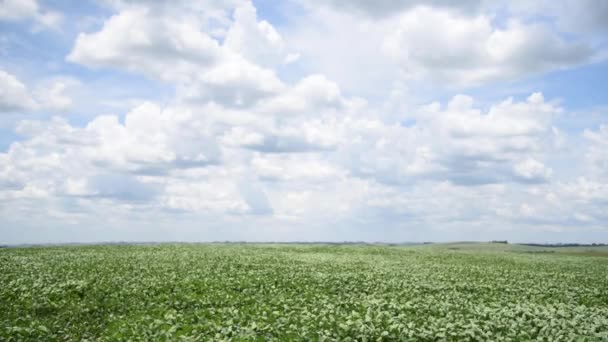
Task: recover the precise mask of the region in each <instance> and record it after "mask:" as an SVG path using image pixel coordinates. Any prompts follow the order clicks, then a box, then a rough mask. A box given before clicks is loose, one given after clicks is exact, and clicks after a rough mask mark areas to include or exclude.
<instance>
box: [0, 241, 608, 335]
mask: <svg viewBox="0 0 608 342" xmlns="http://www.w3.org/2000/svg"><path fill="white" fill-rule="evenodd" d="M607 255H608V249H606V248H535V247H524V246H512V245H498V244H496V245H491V244H445V245H424V246H410V247H400V246H392V247H391V246H353V245H238V244H229V245H222V244H163V245H108V246H72V247H44V248H43V247H35V248H7V249H0V340H2V341H20V340H32V341H39V340H104V341H105V340H141V341H150V340H201V341H207V340H246V341H250V340H257V341H264V340H272V339H274V340H340V341H349V340H350V341H353V340H360V341H362V340H368V341H370V340H387V341H388V340H405V341H408V340H423V341H436V340H448V341H467V340H471V341H474V340H475V341H478V340H484V341H489V340H492V341H500V340H511V341H525V340H530V339H534V340H536V339H540V340H545V341H570V340H582V341H607V340H608V257H606V256H607Z"/></svg>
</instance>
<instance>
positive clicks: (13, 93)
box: [0, 70, 79, 113]
mask: <svg viewBox="0 0 608 342" xmlns="http://www.w3.org/2000/svg"><path fill="white" fill-rule="evenodd" d="M78 84H79V83H78V81H76V80H74V79H72V78H56V79H49V80H43V81H40V82H38V84H37V85H36V86H35V89H34V90H30V89H28V87H27V86H26V85H25V84H24V83H22V82H21V81H20V80H19V79H17V77H15V76H14V75H12V74H9V73H8V72H6V71H3V70H0V112H14V113H25V112H30V111H36V110H43V111H46V110H49V111H65V110H67V109H69V108H70V107H71V105H72V98H71V96H70V94H68V92H69V90H71V89H73V88H75V87H76V86H78Z"/></svg>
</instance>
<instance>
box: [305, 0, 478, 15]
mask: <svg viewBox="0 0 608 342" xmlns="http://www.w3.org/2000/svg"><path fill="white" fill-rule="evenodd" d="M482 2H483V1H481V0H461V1H451V0H431V1H428V0H427V1H421V0H378V1H374V2H370V1H366V0H351V1H348V0H329V1H319V0H308V1H304V3H305V4H307V5H309V6H331V7H334V8H335V9H336V10H338V11H344V10H346V11H352V12H354V13H357V14H362V15H368V16H372V17H383V16H391V15H395V14H398V13H401V12H403V11H404V10H408V9H411V8H413V7H417V6H420V5H424V6H432V7H437V8H444V9H450V10H454V11H457V12H462V13H470V12H475V11H477V10H478V9H479V8H480V7H481V4H482Z"/></svg>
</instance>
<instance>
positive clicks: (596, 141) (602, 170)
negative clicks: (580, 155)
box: [583, 125, 608, 180]
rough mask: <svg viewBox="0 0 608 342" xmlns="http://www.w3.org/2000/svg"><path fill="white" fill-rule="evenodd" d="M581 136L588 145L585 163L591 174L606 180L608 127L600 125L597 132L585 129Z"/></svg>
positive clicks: (607, 168)
mask: <svg viewBox="0 0 608 342" xmlns="http://www.w3.org/2000/svg"><path fill="white" fill-rule="evenodd" d="M583 136H584V138H585V140H587V142H588V143H589V147H588V149H587V153H586V161H587V164H588V166H589V168H590V169H591V172H593V174H595V175H596V176H599V177H601V178H602V179H606V180H608V125H601V126H600V127H599V129H598V130H597V131H593V130H590V129H586V130H585V131H584V133H583Z"/></svg>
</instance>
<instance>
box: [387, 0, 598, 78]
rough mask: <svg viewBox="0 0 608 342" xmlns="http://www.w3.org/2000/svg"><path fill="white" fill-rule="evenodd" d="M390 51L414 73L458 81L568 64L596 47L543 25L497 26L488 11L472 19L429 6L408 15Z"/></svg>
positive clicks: (516, 23) (392, 39) (389, 44)
mask: <svg viewBox="0 0 608 342" xmlns="http://www.w3.org/2000/svg"><path fill="white" fill-rule="evenodd" d="M385 49H386V52H387V53H388V54H389V55H390V56H392V57H393V58H394V59H395V61H396V62H397V63H398V64H399V65H400V66H401V68H402V70H403V72H404V73H405V74H406V75H407V76H409V77H412V78H418V79H420V78H431V79H436V80H446V81H449V82H452V83H455V84H458V85H477V84H481V83H485V82H487V81H492V80H500V79H513V78H515V77H519V76H522V75H530V74H536V73H541V72H545V71H549V70H555V69H560V68H566V67H570V66H574V65H578V64H581V63H584V62H587V61H589V59H590V58H591V56H592V55H593V50H592V49H591V47H590V46H588V45H586V44H584V43H576V42H568V41H566V40H564V39H562V38H560V37H559V36H558V35H556V34H555V33H552V32H551V31H549V29H548V28H547V27H545V26H542V25H541V24H523V23H521V22H519V21H517V20H515V19H513V20H511V21H509V22H508V23H507V25H506V27H504V28H497V27H495V26H493V24H492V22H491V18H490V17H488V16H486V15H478V16H475V17H472V18H469V17H463V16H459V15H455V14H453V13H450V12H448V11H442V10H437V9H434V8H429V7H418V8H415V9H414V10H412V11H409V12H407V13H405V14H404V15H403V16H402V17H401V18H400V22H399V24H398V28H397V29H396V30H395V31H394V32H392V33H390V34H389V35H388V36H387V37H386V40H385Z"/></svg>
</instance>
